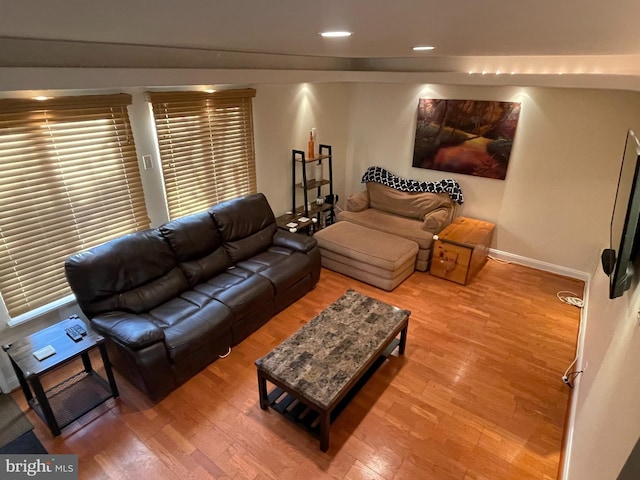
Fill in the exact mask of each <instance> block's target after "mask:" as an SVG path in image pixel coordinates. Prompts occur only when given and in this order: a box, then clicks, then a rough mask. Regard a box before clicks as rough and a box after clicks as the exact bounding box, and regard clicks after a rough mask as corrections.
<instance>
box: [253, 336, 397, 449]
mask: <svg viewBox="0 0 640 480" xmlns="http://www.w3.org/2000/svg"><path fill="white" fill-rule="evenodd" d="M400 342H401V340H400V339H398V338H394V339H393V340H392V341H391V343H390V344H389V345H388V346H387V347H386V348H385V349H384V351H383V352H382V354H381V355H380V356H379V357H378V358H377V359H376V360H375V361H374V363H373V364H372V365H371V367H369V369H368V370H366V371H365V372H364V373H363V375H362V376H361V377H360V379H359V380H358V381H357V382H356V383H355V385H354V386H353V387H352V388H351V390H349V392H348V393H347V394H346V395H345V396H344V398H343V399H342V400H341V401H340V402H339V403H338V404H337V405H336V406H335V407H334V408H333V409H331V410H329V411H326V412H325V411H322V410H321V409H319V408H317V407H312V406H309V405H307V403H305V402H304V401H303V400H301V399H300V398H298V397H297V396H296V395H295V394H294V393H291V392H288V391H286V390H285V389H284V388H283V387H281V386H277V385H276V386H275V387H274V388H273V389H272V390H271V391H270V392H268V393H267V395H266V398H267V404H266V405H262V404H261V405H260V406H261V408H262V409H263V410H266V409H267V407H271V408H272V410H273V411H275V412H277V413H279V414H280V415H282V416H283V417H285V418H286V419H287V420H289V421H291V422H293V423H295V424H297V425H298V426H300V427H302V428H304V429H305V430H306V431H307V432H309V433H310V434H311V435H312V436H313V437H315V438H317V439H318V440H320V449H321V450H322V451H323V452H326V451H327V450H328V448H329V431H328V430H329V429H328V426H327V429H326V433H325V435H326V438H323V432H322V428H321V422H322V418H323V415H324V414H326V415H327V418H328V420H329V424H331V423H333V421H334V420H335V419H336V418H337V417H338V415H340V413H341V412H342V410H344V408H345V407H346V406H347V405H348V404H349V402H350V401H351V400H352V399H353V397H354V396H355V395H356V394H357V393H358V392H359V391H360V389H361V388H362V387H363V386H364V384H365V383H367V381H368V380H369V378H371V376H372V375H373V374H374V373H375V372H376V370H378V368H379V367H380V366H381V365H382V364H383V363H384V362H385V360H386V359H387V358H388V357H389V356H390V355H391V353H392V352H393V351H394V350H395V349H396V348H397V347H398V346H399V345H400ZM401 353H403V352H401ZM264 380H269V382H272V383H273V382H274V381H273V380H272V379H271V378H270V377H268V376H266V378H265V377H264V376H263V375H261V373H260V371H258V383H259V386H260V384H261V382H263V381H264ZM265 388H266V383H265Z"/></svg>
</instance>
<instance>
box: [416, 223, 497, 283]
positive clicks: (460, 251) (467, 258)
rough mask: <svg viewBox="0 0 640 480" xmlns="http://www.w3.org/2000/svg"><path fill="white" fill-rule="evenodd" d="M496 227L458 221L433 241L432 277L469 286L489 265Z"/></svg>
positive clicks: (430, 270) (489, 224)
mask: <svg viewBox="0 0 640 480" xmlns="http://www.w3.org/2000/svg"><path fill="white" fill-rule="evenodd" d="M494 229H495V224H493V223H490V222H483V221H481V220H475V219H473V218H467V217H458V218H456V219H455V220H454V221H453V222H451V224H450V225H448V226H447V227H445V228H444V229H443V230H442V231H441V232H440V233H439V234H438V235H435V236H434V237H433V240H434V242H433V248H432V251H433V254H432V257H431V266H430V269H429V273H430V274H431V275H434V276H436V277H440V278H446V279H447V280H451V281H452V282H456V283H460V284H462V285H466V284H467V283H469V281H470V280H471V279H472V278H473V277H474V276H475V275H476V274H477V273H478V272H479V271H480V269H481V268H482V267H483V266H484V264H485V262H486V261H487V254H488V253H489V247H490V246H491V240H492V239H493V230H494Z"/></svg>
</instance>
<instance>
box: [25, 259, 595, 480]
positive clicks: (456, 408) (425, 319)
mask: <svg viewBox="0 0 640 480" xmlns="http://www.w3.org/2000/svg"><path fill="white" fill-rule="evenodd" d="M583 287H584V285H583V284H582V282H579V281H577V280H573V279H568V278H564V277H560V276H557V275H553V274H549V273H545V272H540V271H537V270H533V269H529V268H526V267H522V266H518V265H513V264H502V263H498V262H493V261H489V262H488V263H487V265H486V266H485V267H484V268H483V270H482V271H481V272H480V273H479V274H478V276H477V277H476V278H475V279H474V280H473V281H472V282H471V283H470V284H469V285H467V286H461V285H457V284H455V283H452V282H449V281H446V280H443V279H440V278H435V277H432V276H430V275H428V274H426V273H422V272H416V273H414V274H413V275H412V276H411V277H410V278H409V279H408V280H407V281H405V282H404V283H402V284H401V285H400V286H399V287H397V288H396V290H395V291H393V292H385V291H382V290H379V289H377V288H375V287H372V286H369V285H366V284H363V283H360V282H358V281H355V280H353V279H350V278H348V277H345V276H343V275H340V274H337V273H334V272H331V271H328V270H324V269H323V271H322V275H321V279H320V283H319V284H318V285H317V287H316V288H315V289H314V290H313V291H312V292H310V293H308V294H307V295H306V296H305V297H304V298H303V299H301V300H299V301H298V302H296V303H295V304H294V305H292V306H290V307H289V308H287V309H286V310H285V311H283V312H281V313H280V314H278V315H277V316H276V317H274V318H273V319H272V320H270V321H269V322H268V323H267V324H266V325H264V326H263V327H262V328H261V329H260V330H258V331H257V332H255V333H254V334H253V335H252V336H251V337H249V338H248V339H246V340H245V341H244V342H243V343H242V344H241V345H239V346H237V347H235V348H234V349H233V351H232V352H231V354H230V355H229V356H228V357H227V358H225V359H221V360H218V361H217V362H214V363H213V364H211V365H210V366H209V367H207V368H206V369H205V370H204V371H202V372H201V373H200V374H198V375H197V376H196V377H194V378H192V379H191V380H189V381H188V382H187V383H186V384H185V385H183V386H182V387H180V388H179V389H177V390H176V391H174V392H173V393H171V394H170V395H169V396H168V397H166V398H165V399H164V400H162V401H161V402H159V403H156V404H154V403H152V402H150V401H149V400H148V399H147V398H146V397H144V396H143V395H142V394H141V393H140V392H138V391H137V390H136V389H135V388H134V387H132V386H131V385H130V384H128V383H127V382H126V381H125V380H124V379H123V378H122V377H121V376H120V375H118V373H117V372H116V379H117V381H118V386H119V388H120V393H121V397H120V398H119V399H118V400H109V401H108V402H107V403H106V404H105V405H103V406H100V407H98V408H97V409H95V410H94V411H93V412H90V413H89V414H87V415H85V416H84V417H82V418H81V419H80V420H78V421H76V422H74V423H73V424H72V425H70V426H69V427H67V428H65V429H64V430H63V432H62V435H61V436H60V437H58V438H52V437H51V435H50V433H49V432H48V430H47V429H46V428H45V427H44V425H43V423H42V422H41V421H40V419H39V418H37V417H36V415H35V414H34V413H33V412H32V411H30V410H28V408H27V405H26V402H25V400H24V398H23V396H22V394H21V392H20V391H16V392H14V393H13V396H14V398H15V399H16V400H17V401H18V404H19V405H20V406H21V408H22V409H23V410H24V411H27V415H28V417H29V419H30V420H31V421H32V423H33V424H34V425H35V432H36V435H37V436H38V438H39V439H40V440H41V441H42V443H43V444H44V446H45V447H46V448H47V449H48V450H49V452H52V453H76V454H78V455H79V466H80V478H82V479H85V478H86V479H143V478H144V479H146V478H163V479H186V478H188V479H192V478H193V479H216V480H220V479H234V480H240V479H295V480H299V479H301V478H305V479H307V478H309V479H312V478H313V479H315V478H318V479H321V478H328V479H354V480H355V479H372V480H378V479H380V480H400V479H416V478H420V479H434V480H439V479H442V480H499V479H519V480H520V479H550V478H556V476H557V471H558V464H559V458H560V450H561V445H562V438H563V428H564V423H565V417H566V414H567V405H568V398H569V389H568V387H566V386H565V385H564V384H563V383H562V381H561V376H562V374H563V373H564V371H565V369H566V368H567V367H568V365H569V364H570V363H571V361H572V360H573V356H574V352H575V347H576V339H577V332H578V327H579V310H578V309H577V308H576V307H574V306H571V305H567V304H564V303H562V302H560V301H559V300H558V299H557V297H556V293H557V292H558V291H561V290H569V291H573V292H575V293H577V294H579V295H580V296H581V294H582V291H583ZM348 288H353V289H355V290H357V291H359V292H361V293H363V294H365V295H369V296H372V297H375V298H378V299H380V300H382V301H385V302H388V303H391V304H394V305H397V306H399V307H402V308H406V309H408V310H410V311H411V312H412V313H411V317H410V321H409V335H408V342H407V349H406V353H405V355H404V356H397V355H396V354H394V355H393V356H392V357H391V358H390V359H389V360H388V361H387V362H385V363H384V364H383V365H382V366H381V367H380V368H379V369H378V371H377V372H376V373H375V375H374V376H373V377H372V378H371V379H370V380H369V381H368V383H367V384H366V385H365V386H364V387H363V388H362V390H361V391H360V392H359V393H358V394H357V395H356V397H355V398H354V399H353V401H352V402H351V403H350V404H349V406H348V407H347V408H346V409H345V410H344V411H343V412H342V413H341V414H340V416H339V417H338V418H337V419H336V421H335V422H334V423H333V424H332V427H331V445H330V449H329V451H328V452H327V453H322V452H321V451H320V449H319V444H318V441H317V440H316V439H314V438H313V437H311V436H310V435H309V434H307V433H306V432H305V431H303V430H302V429H300V428H298V427H297V426H295V425H293V424H291V423H290V422H288V421H286V420H285V419H284V418H282V417H281V416H280V415H278V414H276V413H274V412H273V411H262V410H261V409H260V407H259V404H258V392H257V379H256V369H255V366H254V361H255V360H256V359H257V358H259V357H261V356H263V355H265V354H266V353H268V352H269V351H270V350H271V349H273V348H274V347H275V346H276V345H278V344H279V343H280V342H281V341H282V340H284V339H285V338H287V337H288V336H289V335H291V334H292V333H293V332H295V331H296V330H297V329H298V328H300V326H301V325H303V324H304V323H305V322H307V321H308V320H310V319H311V318H313V317H314V316H315V315H316V314H318V313H319V312H320V311H322V310H323V309H324V308H325V307H326V306H327V305H328V304H330V303H331V302H333V301H334V300H336V299H337V298H338V297H340V296H341V295H342V294H343V293H344V292H345V291H346V290H347V289H348ZM99 363H100V362H99V360H98V359H96V360H95V362H94V364H95V365H98V364H99ZM74 368H79V367H74ZM68 374H69V367H64V368H62V369H59V370H58V371H56V372H54V373H53V374H51V375H50V377H51V378H49V379H47V380H48V382H52V383H53V382H55V381H57V380H58V379H59V378H62V377H64V376H65V375H68Z"/></svg>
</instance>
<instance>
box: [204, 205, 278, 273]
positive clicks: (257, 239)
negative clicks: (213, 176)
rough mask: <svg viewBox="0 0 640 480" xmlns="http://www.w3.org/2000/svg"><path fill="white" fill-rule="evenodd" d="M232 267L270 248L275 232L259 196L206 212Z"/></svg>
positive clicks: (265, 206)
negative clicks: (220, 236) (217, 230)
mask: <svg viewBox="0 0 640 480" xmlns="http://www.w3.org/2000/svg"><path fill="white" fill-rule="evenodd" d="M209 213H210V214H211V216H212V217H213V219H214V220H215V222H216V224H217V225H218V228H219V230H220V233H221V234H222V238H223V240H224V242H225V244H224V246H225V249H226V251H227V254H228V255H229V257H230V258H231V261H232V263H233V264H237V263H238V262H240V261H242V260H245V259H247V258H249V257H252V256H253V255H255V254H257V253H259V252H262V251H264V250H266V249H267V248H269V246H271V243H272V241H273V235H274V233H275V232H276V231H277V230H278V226H277V224H276V219H275V216H274V215H273V211H272V210H271V207H270V206H269V202H267V199H266V197H265V196H264V195H263V194H262V193H255V194H253V195H247V196H246V197H242V198H236V199H233V200H229V201H228V202H224V203H220V204H218V205H216V206H214V207H212V208H211V209H210V210H209Z"/></svg>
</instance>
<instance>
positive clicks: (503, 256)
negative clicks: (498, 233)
mask: <svg viewBox="0 0 640 480" xmlns="http://www.w3.org/2000/svg"><path fill="white" fill-rule="evenodd" d="M489 255H491V256H492V257H495V258H497V259H498V260H503V261H505V262H511V263H517V264H518V265H524V266H525V267H531V268H535V269H538V270H542V271H544V272H550V273H555V274H557V275H562V276H564V277H569V278H575V279H577V280H582V281H583V282H588V281H589V278H590V275H589V274H588V273H587V272H581V271H580V270H574V269H573V268H567V267H561V266H560V265H554V264H553V263H547V262H542V261H540V260H535V259H533V258H528V257H522V256H520V255H515V254H513V253H508V252H503V251H501V250H495V249H493V248H491V249H489Z"/></svg>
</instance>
